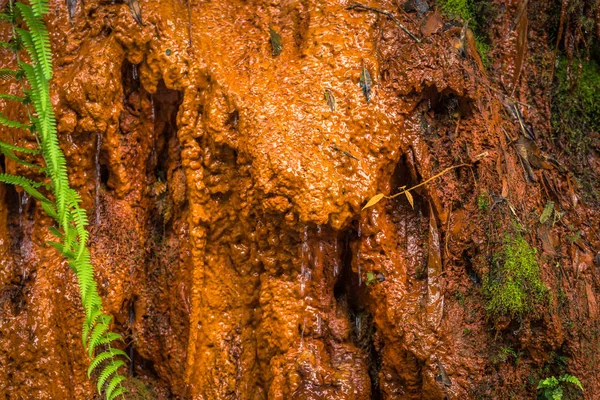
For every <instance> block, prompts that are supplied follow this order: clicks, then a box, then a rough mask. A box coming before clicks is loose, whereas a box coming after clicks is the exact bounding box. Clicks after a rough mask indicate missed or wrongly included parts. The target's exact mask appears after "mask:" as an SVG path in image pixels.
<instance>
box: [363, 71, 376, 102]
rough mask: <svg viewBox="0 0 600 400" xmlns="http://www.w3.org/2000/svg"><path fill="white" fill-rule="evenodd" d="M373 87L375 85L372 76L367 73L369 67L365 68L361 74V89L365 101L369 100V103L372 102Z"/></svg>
mask: <svg viewBox="0 0 600 400" xmlns="http://www.w3.org/2000/svg"><path fill="white" fill-rule="evenodd" d="M371 85H373V80H372V79H371V74H369V71H367V67H363V69H362V71H361V73H360V87H361V88H362V91H363V94H364V95H365V99H367V103H368V102H369V100H371Z"/></svg>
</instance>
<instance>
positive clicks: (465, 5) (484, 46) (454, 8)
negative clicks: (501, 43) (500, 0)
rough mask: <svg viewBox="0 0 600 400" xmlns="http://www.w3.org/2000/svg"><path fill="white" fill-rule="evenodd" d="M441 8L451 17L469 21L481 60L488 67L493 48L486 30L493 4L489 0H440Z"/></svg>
mask: <svg viewBox="0 0 600 400" xmlns="http://www.w3.org/2000/svg"><path fill="white" fill-rule="evenodd" d="M437 3H438V5H439V6H440V10H441V11H442V12H443V13H444V14H446V15H447V16H448V17H450V18H454V19H459V20H462V21H463V22H464V21H469V27H470V28H471V29H472V30H473V32H474V33H475V47H476V48H477V52H478V53H479V56H480V57H481V62H482V63H483V65H484V66H485V67H486V68H487V66H488V64H489V58H488V55H487V54H488V52H489V51H490V49H491V46H490V44H489V40H488V38H487V34H486V32H485V31H484V27H485V25H486V21H485V20H486V19H487V18H489V17H490V15H491V14H492V10H491V4H490V2H489V1H487V0H438V2H437Z"/></svg>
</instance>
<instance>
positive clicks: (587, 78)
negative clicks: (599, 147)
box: [552, 58, 600, 200]
mask: <svg viewBox="0 0 600 400" xmlns="http://www.w3.org/2000/svg"><path fill="white" fill-rule="evenodd" d="M556 78H557V89H556V92H555V93H554V98H553V101H552V133H553V136H554V138H555V139H558V140H559V142H560V143H561V144H562V145H563V147H564V149H565V151H566V153H567V155H568V156H569V159H570V162H571V164H573V166H574V167H575V172H576V174H577V178H578V180H579V182H580V184H581V185H582V186H583V189H584V193H585V194H586V195H587V196H589V197H590V198H592V199H596V200H598V199H600V193H599V192H598V184H599V183H598V181H597V178H595V177H594V176H593V174H592V172H591V168H589V166H588V165H587V164H586V160H587V157H586V156H587V154H588V153H589V152H590V146H591V145H592V144H593V143H594V141H597V139H595V138H594V136H593V135H597V134H598V132H600V65H598V64H597V63H596V62H595V61H593V60H590V61H582V60H574V61H573V62H571V63H570V62H569V61H568V60H566V59H564V58H563V59H561V60H560V62H559V66H558V69H557V71H556Z"/></svg>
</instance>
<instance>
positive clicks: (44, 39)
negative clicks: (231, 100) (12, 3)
mask: <svg viewBox="0 0 600 400" xmlns="http://www.w3.org/2000/svg"><path fill="white" fill-rule="evenodd" d="M17 8H18V9H19V12H20V13H21V15H22V16H23V19H24V20H25V24H27V28H29V31H30V32H31V38H32V40H33V45H34V46H33V49H34V52H35V53H36V57H33V54H31V53H30V54H29V55H30V56H32V58H35V59H36V61H38V62H39V64H40V65H41V66H42V69H43V71H44V76H45V78H46V79H47V80H50V79H52V50H51V48H50V38H49V36H48V30H47V29H46V25H45V24H44V20H42V15H41V14H39V15H38V16H36V15H35V14H34V12H33V10H32V8H31V7H29V6H28V5H26V4H24V3H17ZM28 51H30V50H29V49H28Z"/></svg>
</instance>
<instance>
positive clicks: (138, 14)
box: [127, 0, 144, 25]
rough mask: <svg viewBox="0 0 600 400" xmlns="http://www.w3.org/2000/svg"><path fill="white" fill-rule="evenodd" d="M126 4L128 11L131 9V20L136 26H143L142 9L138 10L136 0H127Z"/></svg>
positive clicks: (138, 6) (138, 4) (138, 5)
mask: <svg viewBox="0 0 600 400" xmlns="http://www.w3.org/2000/svg"><path fill="white" fill-rule="evenodd" d="M127 4H129V9H131V14H132V15H133V19H135V20H136V22H137V23H138V24H140V25H144V23H143V22H142V9H141V8H140V3H139V2H138V0H127Z"/></svg>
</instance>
